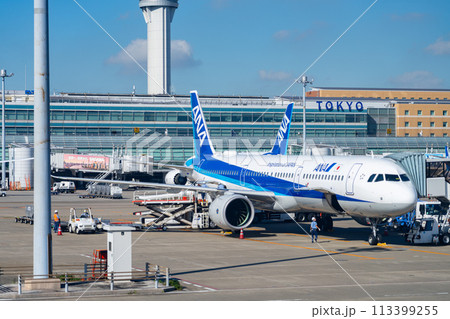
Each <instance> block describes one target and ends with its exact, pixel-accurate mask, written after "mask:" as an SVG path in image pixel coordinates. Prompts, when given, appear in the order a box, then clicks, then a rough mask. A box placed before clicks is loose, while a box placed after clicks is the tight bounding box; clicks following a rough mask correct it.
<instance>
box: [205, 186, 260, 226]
mask: <svg viewBox="0 0 450 319" xmlns="http://www.w3.org/2000/svg"><path fill="white" fill-rule="evenodd" d="M254 217H255V209H254V207H253V204H252V202H251V201H250V200H249V199H248V198H247V197H245V196H243V195H239V194H225V195H222V196H219V197H217V198H216V199H215V200H214V201H213V202H212V203H211V205H210V206H209V218H210V219H211V220H212V221H213V222H214V223H215V224H216V225H217V226H218V227H220V228H222V229H228V230H240V229H242V228H246V227H248V226H249V225H250V224H251V223H252V221H253V218H254Z"/></svg>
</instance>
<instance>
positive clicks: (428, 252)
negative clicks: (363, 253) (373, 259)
mask: <svg viewBox="0 0 450 319" xmlns="http://www.w3.org/2000/svg"><path fill="white" fill-rule="evenodd" d="M364 245H369V244H368V243H364ZM377 247H381V248H386V249H398V248H403V249H406V250H410V251H416V252H419V253H426V254H436V255H444V256H450V254H448V253H440V252H437V251H428V250H420V249H414V248H410V247H409V246H403V245H398V246H388V245H386V246H377Z"/></svg>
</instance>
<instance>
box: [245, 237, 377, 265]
mask: <svg viewBox="0 0 450 319" xmlns="http://www.w3.org/2000/svg"><path fill="white" fill-rule="evenodd" d="M245 240H250V241H256V242H261V243H266V244H273V245H279V246H286V247H293V248H302V249H309V250H314V251H320V252H327V253H329V254H336V255H345V256H352V257H358V258H364V259H371V260H376V259H379V258H376V257H368V256H362V255H356V254H350V253H341V252H338V251H332V250H323V249H320V248H312V247H305V246H296V245H290V244H282V243H276V242H271V241H265V240H259V239H251V238H245Z"/></svg>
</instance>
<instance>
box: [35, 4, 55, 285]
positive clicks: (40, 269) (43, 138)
mask: <svg viewBox="0 0 450 319" xmlns="http://www.w3.org/2000/svg"><path fill="white" fill-rule="evenodd" d="M49 115H50V94H49V59H48V0H34V176H35V178H34V237H33V265H34V268H33V272H34V276H35V278H48V275H49V274H50V273H51V272H52V269H51V257H52V249H51V246H50V245H49V240H50V238H51V229H50V223H51V218H50V217H51V200H50V116H49ZM38 275H39V276H38Z"/></svg>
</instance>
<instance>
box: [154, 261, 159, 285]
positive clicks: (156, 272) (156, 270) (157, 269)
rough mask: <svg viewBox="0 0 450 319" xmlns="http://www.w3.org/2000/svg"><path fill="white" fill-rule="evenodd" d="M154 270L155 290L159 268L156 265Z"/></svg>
mask: <svg viewBox="0 0 450 319" xmlns="http://www.w3.org/2000/svg"><path fill="white" fill-rule="evenodd" d="M155 268H156V269H155V288H158V277H159V276H158V275H159V266H158V265H156V267H155Z"/></svg>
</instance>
